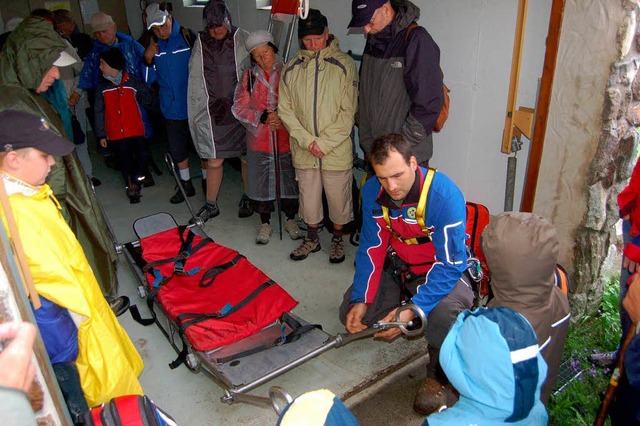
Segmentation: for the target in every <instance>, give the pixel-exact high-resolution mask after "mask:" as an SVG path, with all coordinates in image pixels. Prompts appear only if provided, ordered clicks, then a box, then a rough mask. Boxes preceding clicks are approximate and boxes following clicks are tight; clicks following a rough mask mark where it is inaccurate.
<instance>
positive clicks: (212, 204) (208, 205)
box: [204, 200, 218, 209]
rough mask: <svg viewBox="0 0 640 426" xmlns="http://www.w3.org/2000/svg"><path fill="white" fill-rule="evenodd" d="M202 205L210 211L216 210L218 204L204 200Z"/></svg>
mask: <svg viewBox="0 0 640 426" xmlns="http://www.w3.org/2000/svg"><path fill="white" fill-rule="evenodd" d="M204 205H205V206H207V207H209V208H210V209H217V208H218V202H217V201H209V200H206V201H205V202H204Z"/></svg>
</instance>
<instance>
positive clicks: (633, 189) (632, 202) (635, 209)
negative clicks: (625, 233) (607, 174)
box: [618, 161, 640, 262]
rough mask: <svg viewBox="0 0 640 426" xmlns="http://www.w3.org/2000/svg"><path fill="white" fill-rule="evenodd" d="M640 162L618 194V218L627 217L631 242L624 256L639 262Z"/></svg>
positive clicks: (626, 247) (625, 249)
mask: <svg viewBox="0 0 640 426" xmlns="http://www.w3.org/2000/svg"><path fill="white" fill-rule="evenodd" d="M639 201H640V161H638V162H637V163H636V165H635V167H634V168H633V173H632V174H631V180H630V181H629V185H627V187H626V188H625V189H623V190H622V192H621V193H620V194H618V208H619V209H620V217H625V216H629V222H630V223H631V231H630V232H629V235H630V236H631V238H632V239H631V242H629V243H627V245H626V246H625V248H624V255H625V256H627V257H628V258H629V259H631V260H633V261H634V262H640V203H639Z"/></svg>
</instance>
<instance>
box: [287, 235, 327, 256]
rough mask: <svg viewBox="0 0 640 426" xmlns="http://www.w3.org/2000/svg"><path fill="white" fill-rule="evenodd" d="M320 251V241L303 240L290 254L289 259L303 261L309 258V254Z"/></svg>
mask: <svg viewBox="0 0 640 426" xmlns="http://www.w3.org/2000/svg"><path fill="white" fill-rule="evenodd" d="M317 251H320V240H312V239H311V238H305V239H304V240H303V241H302V244H300V246H298V248H297V249H295V250H294V251H292V252H291V254H290V255H289V257H290V258H291V259H293V260H303V259H306V258H307V256H309V253H315V252H317Z"/></svg>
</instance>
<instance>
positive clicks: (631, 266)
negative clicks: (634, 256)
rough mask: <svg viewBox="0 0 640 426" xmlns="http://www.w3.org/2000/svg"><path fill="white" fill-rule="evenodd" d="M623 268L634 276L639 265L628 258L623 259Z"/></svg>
mask: <svg viewBox="0 0 640 426" xmlns="http://www.w3.org/2000/svg"><path fill="white" fill-rule="evenodd" d="M622 268H623V269H627V270H628V271H629V273H630V274H634V273H635V272H636V271H637V270H638V263H637V262H634V261H633V260H631V259H629V258H628V257H627V256H623V257H622Z"/></svg>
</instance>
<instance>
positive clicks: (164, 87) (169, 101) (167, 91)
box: [147, 19, 195, 120]
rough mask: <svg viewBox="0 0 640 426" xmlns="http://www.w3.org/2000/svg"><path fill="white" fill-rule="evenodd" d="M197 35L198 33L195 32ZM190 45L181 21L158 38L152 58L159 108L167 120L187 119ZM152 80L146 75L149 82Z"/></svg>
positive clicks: (176, 22)
mask: <svg viewBox="0 0 640 426" xmlns="http://www.w3.org/2000/svg"><path fill="white" fill-rule="evenodd" d="M193 37H194V38H195V34H193ZM189 59H191V46H189V44H188V43H187V41H186V40H185V37H184V36H183V35H182V31H181V27H180V24H179V23H178V21H176V20H175V19H174V20H173V27H172V29H171V35H170V36H169V38H168V39H167V40H161V39H160V40H158V53H157V54H156V55H155V57H154V59H153V61H154V65H155V77H156V78H157V81H158V86H159V91H158V94H159V95H160V110H161V111H162V115H163V116H164V118H166V119H168V120H186V119H187V83H188V81H189ZM152 82H153V80H149V79H147V84H150V83H152Z"/></svg>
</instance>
